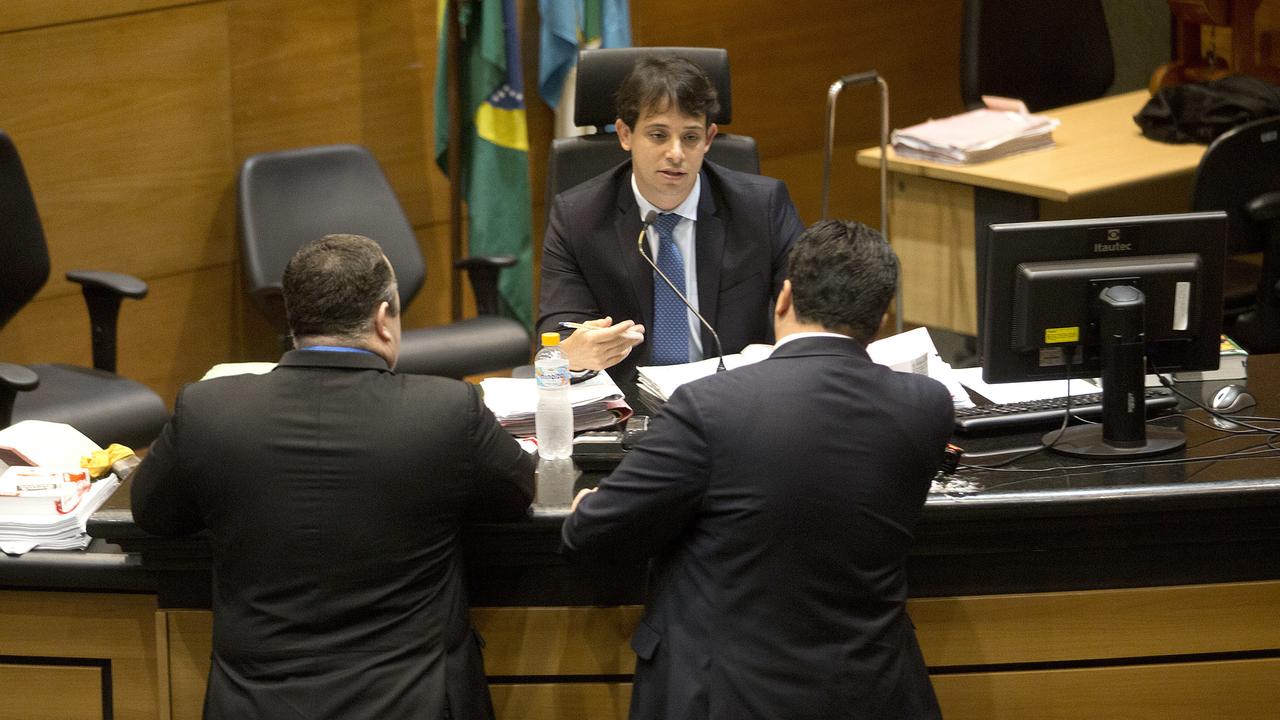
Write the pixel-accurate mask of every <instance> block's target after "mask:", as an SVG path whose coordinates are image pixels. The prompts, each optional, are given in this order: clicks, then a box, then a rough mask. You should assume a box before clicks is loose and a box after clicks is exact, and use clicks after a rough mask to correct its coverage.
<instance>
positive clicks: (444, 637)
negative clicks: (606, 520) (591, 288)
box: [132, 235, 534, 720]
mask: <svg viewBox="0 0 1280 720" xmlns="http://www.w3.org/2000/svg"><path fill="white" fill-rule="evenodd" d="M283 290H284V300H285V304H286V306H287V309H288V317H289V325H290V328H291V329H292V331H293V337H294V346H295V349H294V350H291V351H289V352H287V353H285V354H284V356H283V357H282V358H281V359H280V363H279V365H278V366H277V367H276V368H275V369H274V370H272V371H271V372H270V373H267V374H265V375H239V376H234V377H226V378H218V379H214V380H207V381H204V382H199V383H195V384H192V385H188V386H187V387H185V388H184V389H183V390H182V391H181V393H180V394H179V396H178V399H177V402H176V404H175V408H174V415H173V418H172V419H171V420H170V422H169V424H168V425H167V426H166V427H165V429H164V431H163V432H162V433H161V435H160V437H159V438H158V439H157V440H156V442H155V443H154V444H153V445H152V447H151V452H150V453H149V454H148V456H147V457H146V459H145V460H144V461H143V463H142V465H141V466H140V467H139V469H138V471H137V473H136V474H135V476H134V478H133V490H132V501H133V514H134V518H135V520H136V521H137V523H138V525H139V526H141V527H142V528H143V529H144V530H146V531H148V532H151V533H155V534H158V535H186V534H190V533H195V532H199V531H201V530H207V531H208V533H209V537H210V543H211V545H212V548H213V565H214V587H213V618H214V620H213V653H212V666H211V668H210V671H209V685H208V689H207V691H206V695H205V717H206V718H235V719H237V720H244V719H247V718H263V719H270V720H282V719H285V718H308V719H315V718H343V719H344V720H346V719H349V718H369V719H370V720H374V719H377V720H386V719H388V718H406V719H408V718H433V719H435V718H452V719H453V720H461V719H463V718H467V719H476V720H480V719H485V718H491V717H492V715H493V708H492V705H491V703H490V700H489V692H488V688H487V686H486V684H485V678H484V667H483V661H482V659H481V656H480V647H479V643H478V640H477V637H476V635H475V633H474V630H473V629H472V628H471V624H470V617H469V613H468V609H467V602H466V590H465V587H464V585H463V571H462V554H461V550H460V548H459V532H460V529H461V527H462V526H463V525H464V524H465V523H467V522H468V521H471V520H514V519H518V518H521V517H523V516H524V515H525V512H526V510H527V508H528V505H529V502H530V500H531V498H532V494H533V470H534V463H533V460H532V459H531V457H530V456H529V455H528V454H527V453H525V452H524V451H523V450H521V448H520V447H519V445H517V443H516V442H515V440H514V439H513V438H512V437H511V436H510V435H508V434H507V433H506V431H504V430H503V429H502V428H501V427H500V426H499V425H498V422H497V420H496V419H495V418H494V417H493V414H492V413H490V412H489V410H488V409H486V408H485V406H484V404H483V403H482V402H481V400H480V395H479V393H478V391H477V390H476V388H475V387H474V386H472V385H468V384H466V383H462V382H458V381H455V380H448V379H444V378H436V377H428V376H424V375H401V374H398V373H396V372H395V371H394V367H395V364H396V358H397V354H398V352H399V346H400V302H399V297H398V294H397V288H396V281H395V273H394V271H393V269H392V267H391V264H390V262H388V260H387V258H386V257H385V255H383V253H382V250H381V249H380V248H379V247H378V245H377V243H375V242H373V241H372V240H370V239H369V238H365V237H361V236H358V235H328V236H325V237H324V238H321V239H319V240H317V241H314V242H312V243H309V244H308V245H306V246H304V247H303V248H302V249H300V250H299V251H298V253H297V254H296V255H295V256H294V257H293V259H292V260H291V261H290V263H289V266H288V268H287V269H286V270H285V275H284V282H283Z"/></svg>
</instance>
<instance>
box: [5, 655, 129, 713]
mask: <svg viewBox="0 0 1280 720" xmlns="http://www.w3.org/2000/svg"><path fill="white" fill-rule="evenodd" d="M0 688H5V692H0V720H65V718H96V717H104V716H106V713H105V712H104V708H103V706H102V705H103V703H102V669H101V668H99V667H74V666H72V667H68V666H64V665H0ZM14 688H22V691H21V692H14V690H13V689H14Z"/></svg>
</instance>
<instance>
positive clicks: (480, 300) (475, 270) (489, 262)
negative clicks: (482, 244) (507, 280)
mask: <svg viewBox="0 0 1280 720" xmlns="http://www.w3.org/2000/svg"><path fill="white" fill-rule="evenodd" d="M515 264H516V258H515V256H513V255H490V256H477V257H467V258H462V259H461V260H458V261H457V262H455V263H454V264H453V266H454V267H455V268H457V269H459V270H466V271H467V278H468V279H469V280H470V281H471V290H472V292H474V293H475V297H476V313H477V314H480V315H497V314H498V308H499V307H500V305H499V296H498V271H500V270H502V268H506V267H511V266H512V265H515Z"/></svg>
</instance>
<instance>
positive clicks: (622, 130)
mask: <svg viewBox="0 0 1280 720" xmlns="http://www.w3.org/2000/svg"><path fill="white" fill-rule="evenodd" d="M613 127H614V129H615V130H617V131H618V144H619V145H621V146H622V149H623V150H626V151H627V152H631V128H630V126H628V125H627V124H626V123H624V122H622V118H616V119H615V120H614V121H613Z"/></svg>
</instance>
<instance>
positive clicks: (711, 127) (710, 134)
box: [707, 123, 720, 147]
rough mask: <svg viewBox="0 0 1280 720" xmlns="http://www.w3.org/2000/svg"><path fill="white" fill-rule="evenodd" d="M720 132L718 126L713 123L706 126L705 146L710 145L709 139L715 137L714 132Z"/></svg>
mask: <svg viewBox="0 0 1280 720" xmlns="http://www.w3.org/2000/svg"><path fill="white" fill-rule="evenodd" d="M718 132H720V128H719V127H717V126H716V124H715V123H711V124H710V125H709V126H707V147H711V141H712V140H715V139H716V133H718Z"/></svg>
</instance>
